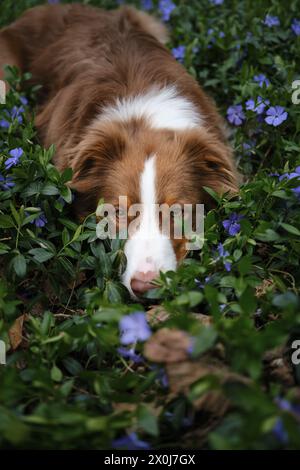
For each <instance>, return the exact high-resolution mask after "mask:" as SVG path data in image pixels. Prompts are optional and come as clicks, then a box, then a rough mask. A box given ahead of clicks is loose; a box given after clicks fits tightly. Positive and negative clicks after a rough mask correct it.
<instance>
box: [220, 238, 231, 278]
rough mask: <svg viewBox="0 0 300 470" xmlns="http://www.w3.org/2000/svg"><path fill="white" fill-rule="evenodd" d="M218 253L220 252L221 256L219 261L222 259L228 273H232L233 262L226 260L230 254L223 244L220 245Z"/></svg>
mask: <svg viewBox="0 0 300 470" xmlns="http://www.w3.org/2000/svg"><path fill="white" fill-rule="evenodd" d="M217 251H218V254H219V257H218V258H217V260H219V259H221V260H222V261H223V264H224V267H225V269H226V271H228V272H229V271H231V262H230V261H228V260H227V259H226V258H227V256H229V252H228V251H227V250H225V248H224V246H223V245H222V243H219V244H218V248H217Z"/></svg>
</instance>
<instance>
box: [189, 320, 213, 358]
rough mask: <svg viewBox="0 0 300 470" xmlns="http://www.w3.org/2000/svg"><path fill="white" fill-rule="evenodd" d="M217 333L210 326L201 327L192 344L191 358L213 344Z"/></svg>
mask: <svg viewBox="0 0 300 470" xmlns="http://www.w3.org/2000/svg"><path fill="white" fill-rule="evenodd" d="M217 337H218V333H217V332H216V330H215V329H214V328H213V327H212V326H203V328H202V329H201V331H200V333H198V334H197V336H196V337H195V340H194V343H193V350H192V354H191V356H192V357H198V356H200V355H201V354H203V353H204V352H206V351H208V350H209V349H210V348H212V346H213V345H214V344H215V342H216V339H217Z"/></svg>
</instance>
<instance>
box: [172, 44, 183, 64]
mask: <svg viewBox="0 0 300 470" xmlns="http://www.w3.org/2000/svg"><path fill="white" fill-rule="evenodd" d="M172 54H173V57H174V58H175V59H177V60H178V61H179V62H183V59H184V56H185V46H178V47H173V49H172Z"/></svg>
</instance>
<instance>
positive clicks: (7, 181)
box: [0, 174, 15, 191]
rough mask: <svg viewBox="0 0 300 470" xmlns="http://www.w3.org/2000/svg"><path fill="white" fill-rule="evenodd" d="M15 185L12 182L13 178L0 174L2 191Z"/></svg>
mask: <svg viewBox="0 0 300 470" xmlns="http://www.w3.org/2000/svg"><path fill="white" fill-rule="evenodd" d="M14 186H15V183H14V182H13V179H12V178H11V177H10V176H8V177H7V178H5V177H4V176H3V175H1V174H0V188H1V189H3V190H4V191H7V190H8V189H10V188H13V187H14Z"/></svg>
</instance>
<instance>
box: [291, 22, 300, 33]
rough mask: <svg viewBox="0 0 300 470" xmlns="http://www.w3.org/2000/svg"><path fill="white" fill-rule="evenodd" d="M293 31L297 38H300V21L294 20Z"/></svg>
mask: <svg viewBox="0 0 300 470" xmlns="http://www.w3.org/2000/svg"><path fill="white" fill-rule="evenodd" d="M291 28H292V31H293V32H294V33H295V34H296V36H300V20H297V19H296V18H294V19H293V21H292V26H291Z"/></svg>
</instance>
